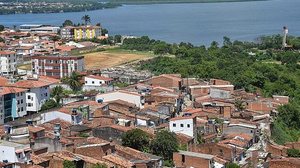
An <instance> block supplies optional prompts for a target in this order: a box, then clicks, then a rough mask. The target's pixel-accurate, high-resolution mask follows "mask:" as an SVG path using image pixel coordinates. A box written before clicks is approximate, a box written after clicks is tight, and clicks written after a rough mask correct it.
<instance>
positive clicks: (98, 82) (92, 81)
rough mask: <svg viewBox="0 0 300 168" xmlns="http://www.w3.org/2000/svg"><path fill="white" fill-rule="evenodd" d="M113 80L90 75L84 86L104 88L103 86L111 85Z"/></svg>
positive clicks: (85, 78) (85, 79) (86, 78)
mask: <svg viewBox="0 0 300 168" xmlns="http://www.w3.org/2000/svg"><path fill="white" fill-rule="evenodd" d="M112 81H113V79H112V78H108V77H104V76H98V75H89V76H85V77H84V83H85V84H84V85H86V86H102V85H111V84H112Z"/></svg>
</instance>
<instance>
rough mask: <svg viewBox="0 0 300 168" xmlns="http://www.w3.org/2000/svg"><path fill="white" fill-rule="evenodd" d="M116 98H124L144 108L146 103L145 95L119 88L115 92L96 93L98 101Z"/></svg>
mask: <svg viewBox="0 0 300 168" xmlns="http://www.w3.org/2000/svg"><path fill="white" fill-rule="evenodd" d="M114 100H123V101H126V102H128V103H132V104H135V105H136V106H137V107H139V108H144V104H145V98H144V96H143V95H141V94H139V93H135V92H128V91H124V90H118V91H114V92H109V93H103V94H98V95H96V101H97V102H109V101H114Z"/></svg>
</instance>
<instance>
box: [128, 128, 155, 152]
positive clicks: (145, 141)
mask: <svg viewBox="0 0 300 168" xmlns="http://www.w3.org/2000/svg"><path fill="white" fill-rule="evenodd" d="M149 143H150V138H149V135H148V134H147V133H146V132H144V131H143V130H141V129H133V130H130V131H128V132H126V133H125V134H124V135H123V137H122V145H124V146H128V147H131V148H134V149H136V150H139V151H148V150H149Z"/></svg>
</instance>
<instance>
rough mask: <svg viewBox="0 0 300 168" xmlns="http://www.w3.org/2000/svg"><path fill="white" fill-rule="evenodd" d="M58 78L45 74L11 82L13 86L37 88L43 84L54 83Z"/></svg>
mask: <svg viewBox="0 0 300 168" xmlns="http://www.w3.org/2000/svg"><path fill="white" fill-rule="evenodd" d="M58 82H59V80H57V79H54V78H50V77H46V76H40V77H39V78H38V79H32V80H21V81H18V82H16V83H15V84H13V86H15V87H20V88H39V87H44V86H49V85H52V84H55V83H58Z"/></svg>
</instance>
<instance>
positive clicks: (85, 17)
mask: <svg viewBox="0 0 300 168" xmlns="http://www.w3.org/2000/svg"><path fill="white" fill-rule="evenodd" d="M81 20H82V21H84V24H85V25H87V24H88V23H91V17H90V16H89V15H84V16H82V18H81Z"/></svg>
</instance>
